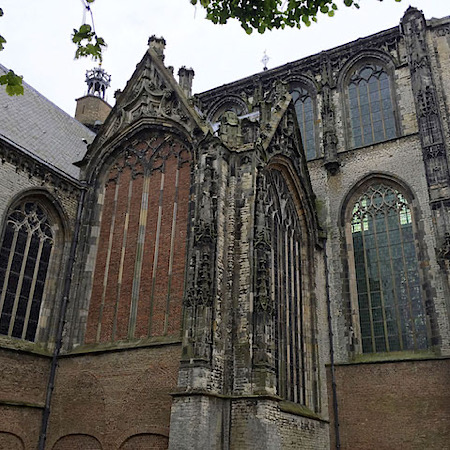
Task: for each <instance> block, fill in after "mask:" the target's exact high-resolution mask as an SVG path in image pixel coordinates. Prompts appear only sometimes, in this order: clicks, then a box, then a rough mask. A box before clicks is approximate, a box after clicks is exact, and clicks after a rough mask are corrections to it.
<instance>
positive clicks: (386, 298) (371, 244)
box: [347, 182, 427, 353]
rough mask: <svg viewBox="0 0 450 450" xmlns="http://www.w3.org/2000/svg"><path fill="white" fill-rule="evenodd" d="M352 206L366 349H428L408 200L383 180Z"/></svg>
mask: <svg viewBox="0 0 450 450" xmlns="http://www.w3.org/2000/svg"><path fill="white" fill-rule="evenodd" d="M349 208H351V209H349V211H348V212H349V216H350V217H349V216H347V217H348V218H349V222H350V223H349V224H348V231H347V232H348V235H347V236H348V239H349V241H350V242H351V244H352V245H351V247H352V251H351V252H350V255H349V256H350V275H351V276H350V280H351V286H350V290H351V292H352V294H353V296H354V297H356V298H354V299H353V301H354V303H356V302H357V308H356V309H357V311H358V313H359V328H360V338H361V345H362V352H364V353H374V352H392V351H401V350H421V349H426V348H427V325H426V317H425V308H424V301H423V296H422V287H421V281H420V275H419V264H418V259H417V252H416V245H415V241H414V232H413V215H412V213H411V207H410V204H409V202H408V200H407V199H406V197H405V196H404V195H403V194H402V193H401V192H400V191H399V190H398V189H397V188H395V187H393V186H392V185H390V184H389V183H387V182H378V183H376V184H371V185H369V186H368V187H367V188H366V189H365V191H364V192H363V193H362V194H360V195H359V196H358V197H357V198H356V199H355V201H353V202H352V203H351V204H350V205H349ZM355 306H356V305H355Z"/></svg>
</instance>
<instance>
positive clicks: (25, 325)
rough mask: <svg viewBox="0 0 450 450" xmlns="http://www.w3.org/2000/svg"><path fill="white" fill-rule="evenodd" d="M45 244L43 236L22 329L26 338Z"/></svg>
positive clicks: (35, 263) (23, 337)
mask: <svg viewBox="0 0 450 450" xmlns="http://www.w3.org/2000/svg"><path fill="white" fill-rule="evenodd" d="M43 245H44V239H43V238H42V237H41V239H39V248H38V252H37V255H36V261H35V262H34V269H33V281H32V283H31V289H30V294H29V295H28V301H27V310H26V312H25V320H24V322H23V330H22V336H21V337H22V339H25V337H26V335H27V330H28V321H29V319H30V311H31V303H32V301H33V298H34V290H35V289H36V281H37V278H38V271H39V263H40V261H41V255H42V247H43Z"/></svg>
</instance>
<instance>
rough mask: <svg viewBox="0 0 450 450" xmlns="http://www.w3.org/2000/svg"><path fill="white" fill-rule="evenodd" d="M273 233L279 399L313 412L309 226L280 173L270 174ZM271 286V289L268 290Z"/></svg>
mask: <svg viewBox="0 0 450 450" xmlns="http://www.w3.org/2000/svg"><path fill="white" fill-rule="evenodd" d="M267 191H268V199H269V206H268V210H267V222H266V223H267V229H268V230H270V237H268V242H269V241H270V248H271V253H270V257H269V260H270V263H269V267H268V273H269V274H270V275H269V280H270V282H269V283H268V289H267V291H268V293H269V295H270V298H271V302H272V304H273V305H274V330H273V338H274V339H275V346H274V351H275V352H274V357H275V370H276V375H277V394H278V395H279V396H280V397H282V398H284V399H286V400H289V401H292V402H296V403H300V404H302V405H305V406H307V407H308V408H310V409H311V410H315V409H316V407H317V404H316V403H317V392H316V387H317V386H316V382H317V379H316V373H315V367H316V364H315V349H314V337H313V333H314V332H313V329H312V324H313V323H314V320H315V319H314V313H313V308H312V305H311V298H310V296H309V289H310V285H309V280H308V273H309V272H308V269H306V267H304V266H306V265H305V258H306V255H307V253H308V251H307V241H308V237H307V236H305V233H304V229H305V225H304V224H303V223H302V220H301V218H300V216H299V213H298V210H297V207H296V204H295V203H294V198H293V196H292V195H291V192H290V189H289V187H288V184H287V183H286V180H285V179H284V177H283V175H282V173H281V172H280V171H278V170H270V171H268V173H267ZM269 286H270V287H269Z"/></svg>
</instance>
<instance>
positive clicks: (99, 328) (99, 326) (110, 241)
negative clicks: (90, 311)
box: [95, 172, 121, 342]
mask: <svg viewBox="0 0 450 450" xmlns="http://www.w3.org/2000/svg"><path fill="white" fill-rule="evenodd" d="M120 175H121V172H119V175H118V178H117V180H116V181H115V188H114V207H113V212H112V217H111V224H110V229H109V236H108V247H107V254H106V261H105V269H104V271H103V286H102V297H101V302H100V308H99V313H98V322H97V327H96V328H97V332H96V338H95V341H96V342H100V336H101V331H102V319H103V309H104V307H105V300H106V289H107V287H108V275H109V265H110V261H111V253H112V247H113V235H114V228H115V223H116V213H117V200H118V195H119V187H120Z"/></svg>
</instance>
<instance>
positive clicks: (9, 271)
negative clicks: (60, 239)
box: [0, 201, 54, 341]
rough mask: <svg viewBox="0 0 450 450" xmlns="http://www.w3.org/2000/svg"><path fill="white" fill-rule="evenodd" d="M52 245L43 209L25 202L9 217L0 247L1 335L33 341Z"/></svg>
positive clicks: (49, 226)
mask: <svg viewBox="0 0 450 450" xmlns="http://www.w3.org/2000/svg"><path fill="white" fill-rule="evenodd" d="M53 246H54V236H53V232H52V229H51V223H50V220H49V218H48V215H47V214H46V212H45V211H44V209H43V208H42V207H41V206H40V205H39V204H38V203H36V202H34V201H25V202H23V203H21V204H20V205H19V206H17V207H16V208H15V209H14V210H13V212H12V213H11V214H10V215H9V216H8V218H7V220H6V224H5V229H4V234H3V240H2V244H1V249H0V286H1V288H2V290H1V296H0V312H1V316H0V334H3V335H6V336H10V337H15V338H20V339H26V340H29V341H34V339H35V335H36V330H37V325H38V321H39V314H40V308H41V303H42V300H43V295H44V286H45V281H46V278H47V271H48V266H49V263H50V258H51V255H52V249H53Z"/></svg>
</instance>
